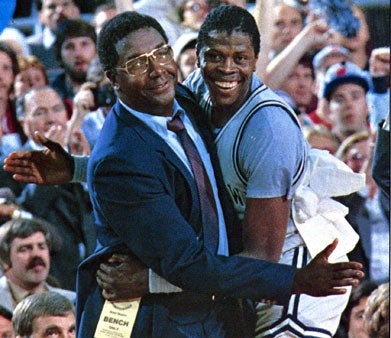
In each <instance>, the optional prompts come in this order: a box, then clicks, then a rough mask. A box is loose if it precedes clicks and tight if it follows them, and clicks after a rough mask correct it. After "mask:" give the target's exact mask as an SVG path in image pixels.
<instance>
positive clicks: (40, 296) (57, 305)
mask: <svg viewBox="0 0 391 338" xmlns="http://www.w3.org/2000/svg"><path fill="white" fill-rule="evenodd" d="M74 311H75V310H74V307H73V305H72V303H71V302H70V300H69V299H68V298H66V297H65V296H63V295H61V294H59V293H57V292H53V291H48V292H41V293H36V294H33V295H31V296H28V297H27V298H25V299H23V300H22V301H21V302H20V303H19V304H18V305H17V306H16V308H15V310H14V315H13V318H12V323H13V326H14V331H15V334H17V335H19V336H22V337H29V336H30V335H32V333H33V325H34V320H35V319H36V318H39V317H47V316H56V317H64V316H67V315H68V314H70V313H73V314H74V313H75V312H74Z"/></svg>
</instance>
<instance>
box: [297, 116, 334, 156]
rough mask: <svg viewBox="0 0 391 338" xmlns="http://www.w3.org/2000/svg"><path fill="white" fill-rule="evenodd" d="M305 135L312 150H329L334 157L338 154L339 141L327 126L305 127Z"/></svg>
mask: <svg viewBox="0 0 391 338" xmlns="http://www.w3.org/2000/svg"><path fill="white" fill-rule="evenodd" d="M303 133H304V136H305V138H306V140H307V142H308V143H309V145H310V146H311V148H316V149H322V150H327V151H328V152H329V153H330V154H333V155H334V154H335V153H336V152H337V150H338V147H339V145H340V144H339V141H338V139H337V138H336V137H335V135H334V134H333V133H332V132H331V131H330V130H329V129H327V128H326V127H325V126H322V125H320V124H316V125H312V126H304V127H303Z"/></svg>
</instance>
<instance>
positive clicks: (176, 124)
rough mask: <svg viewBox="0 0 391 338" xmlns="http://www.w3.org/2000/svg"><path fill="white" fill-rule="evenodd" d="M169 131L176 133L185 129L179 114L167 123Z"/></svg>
mask: <svg viewBox="0 0 391 338" xmlns="http://www.w3.org/2000/svg"><path fill="white" fill-rule="evenodd" d="M167 129H168V130H171V131H173V132H174V133H177V132H179V131H181V130H184V129H185V125H184V124H183V122H182V120H181V118H180V117H179V114H176V115H175V116H174V117H173V119H172V120H170V121H167Z"/></svg>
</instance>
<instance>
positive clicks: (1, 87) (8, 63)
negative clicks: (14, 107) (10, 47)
mask: <svg viewBox="0 0 391 338" xmlns="http://www.w3.org/2000/svg"><path fill="white" fill-rule="evenodd" d="M13 81H14V72H13V70H12V60H11V58H10V57H9V56H8V54H6V53H4V52H1V51H0V100H1V99H3V100H5V99H8V95H9V93H10V91H11V88H12V83H13Z"/></svg>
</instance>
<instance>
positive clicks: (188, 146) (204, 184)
mask: <svg viewBox="0 0 391 338" xmlns="http://www.w3.org/2000/svg"><path fill="white" fill-rule="evenodd" d="M167 128H168V130H171V131H173V132H174V133H176V134H177V135H178V138H179V140H180V142H181V144H182V147H183V150H184V151H185V154H186V156H187V158H188V160H189V162H190V166H191V169H192V171H193V175H194V179H195V182H196V186H197V192H198V198H199V200H200V205H201V214H202V229H203V233H204V243H205V246H206V247H207V248H208V249H209V250H211V251H212V252H213V253H217V248H218V243H219V222H218V217H217V210H216V201H215V199H214V195H213V190H212V185H211V184H210V181H209V177H208V174H207V173H206V170H205V167H204V164H203V162H202V160H201V156H200V154H199V153H198V150H197V148H196V146H195V144H194V142H193V140H192V139H191V138H190V136H189V134H188V133H187V130H186V128H185V126H184V124H183V122H182V120H181V119H180V117H179V116H178V114H177V115H175V116H174V118H173V119H172V120H171V121H168V122H167Z"/></svg>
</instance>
